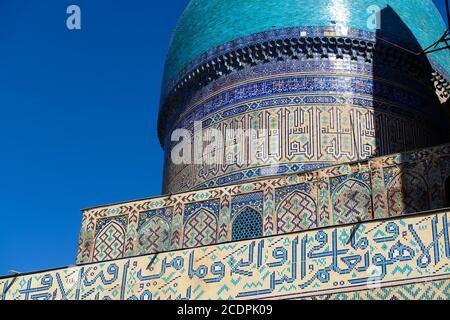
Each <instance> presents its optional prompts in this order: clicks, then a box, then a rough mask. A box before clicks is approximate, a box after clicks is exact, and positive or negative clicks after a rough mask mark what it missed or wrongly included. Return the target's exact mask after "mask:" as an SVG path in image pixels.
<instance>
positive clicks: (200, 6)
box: [163, 0, 450, 92]
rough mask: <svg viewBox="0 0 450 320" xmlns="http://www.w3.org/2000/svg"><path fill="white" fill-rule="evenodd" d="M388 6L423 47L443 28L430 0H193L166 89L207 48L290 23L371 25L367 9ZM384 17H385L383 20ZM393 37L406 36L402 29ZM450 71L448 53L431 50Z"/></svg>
mask: <svg viewBox="0 0 450 320" xmlns="http://www.w3.org/2000/svg"><path fill="white" fill-rule="evenodd" d="M374 4H375V5H378V6H379V7H380V8H381V9H385V8H387V7H388V6H390V7H391V8H392V9H393V10H394V11H395V13H396V14H397V15H398V16H399V17H400V18H401V20H402V21H403V23H404V24H405V25H406V26H407V27H408V28H409V29H410V30H411V32H412V33H413V35H414V36H415V37H416V40H417V41H418V43H419V44H420V45H421V46H422V48H425V47H427V46H429V45H430V44H432V43H434V42H435V41H436V40H437V39H438V38H439V37H440V36H441V35H442V34H443V33H444V31H445V29H446V26H445V24H444V21H443V19H442V17H441V15H440V13H439V11H438V10H437V8H436V7H435V6H434V4H433V2H432V0H320V1H317V0H316V1H313V0H282V1H280V0H225V1H224V0H192V1H191V2H190V3H189V5H188V7H187V8H186V10H185V11H184V13H183V15H182V17H181V18H180V20H179V23H178V25H177V27H176V30H175V32H174V34H173V38H172V41H171V45H170V48H169V52H168V56H167V62H166V68H165V74H164V80H163V92H165V89H166V88H167V85H168V84H169V83H171V82H172V81H173V80H174V79H175V78H176V77H177V75H178V74H179V73H180V72H181V71H182V70H183V68H184V67H185V66H186V65H188V64H189V63H191V62H192V61H193V60H195V59H196V58H198V57H199V56H200V55H201V54H203V53H205V52H207V51H208V50H210V49H212V48H215V47H217V46H220V45H222V44H224V43H226V42H228V41H231V40H235V39H239V38H243V37H246V36H249V35H251V34H255V33H259V32H264V31H269V30H271V29H280V28H288V27H314V26H332V25H336V24H339V25H343V26H346V27H348V28H355V29H359V30H363V31H371V30H369V27H368V24H367V20H368V17H369V13H367V9H368V7H369V6H371V5H374ZM382 23H383V21H382ZM382 28H383V29H384V30H387V32H390V33H391V34H392V36H391V37H390V39H398V40H399V42H400V43H401V42H402V34H399V33H398V30H395V29H394V30H389V26H388V25H387V26H386V25H384V26H382ZM432 58H433V59H434V60H435V61H437V62H438V63H439V64H440V65H441V66H442V67H444V69H446V70H447V71H450V55H449V54H448V52H439V53H435V54H433V55H432Z"/></svg>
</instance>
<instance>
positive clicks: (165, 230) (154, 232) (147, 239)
mask: <svg viewBox="0 0 450 320" xmlns="http://www.w3.org/2000/svg"><path fill="white" fill-rule="evenodd" d="M169 246H170V224H169V222H167V221H166V220H165V219H163V218H161V217H159V216H155V217H153V218H151V219H149V220H148V221H147V222H145V223H144V224H143V225H142V226H141V227H140V228H139V234H138V245H137V248H138V250H137V251H138V255H143V254H152V253H156V252H162V251H168V250H169Z"/></svg>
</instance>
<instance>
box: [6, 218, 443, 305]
mask: <svg viewBox="0 0 450 320" xmlns="http://www.w3.org/2000/svg"><path fill="white" fill-rule="evenodd" d="M201 210H204V209H201ZM449 219H450V213H446V212H444V211H442V212H434V213H428V214H423V215H418V216H415V215H411V216H402V217H399V218H395V219H389V220H385V221H372V222H363V223H362V224H360V225H346V226H339V227H331V228H327V229H319V230H310V231H305V232H301V233H294V234H289V235H280V236H273V237H268V238H262V239H254V240H248V241H240V242H233V243H226V244H218V245H213V246H207V247H201V248H195V249H185V250H179V251H171V252H165V253H160V254H157V255H148V256H140V257H133V258H128V259H120V260H115V261H110V262H102V263H96V264H90V265H80V266H77V267H71V268H67V269H62V270H54V271H47V272H41V273H36V274H29V275H27V274H25V275H22V276H19V277H17V279H16V280H15V281H13V279H12V278H5V279H0V299H20V300H35V299H68V300H103V299H115V300H119V299H121V300H147V299H154V300H157V299H189V300H199V299H293V298H296V299H297V298H310V297H312V296H316V295H318V294H319V295H320V296H327V295H331V297H333V298H338V297H340V295H342V294H345V295H346V296H347V297H349V298H354V297H357V295H356V294H357V293H356V292H361V293H360V294H361V296H362V297H364V298H368V299H369V298H372V299H376V298H383V297H385V298H403V299H412V298H423V299H439V298H446V299H450V296H449V290H448V285H449V282H448V279H449V273H450V246H449V243H450V224H449V221H450V220H449ZM113 223H114V222H113ZM114 225H115V224H114ZM444 280H445V281H444ZM440 281H443V282H440ZM419 283H430V284H423V285H419ZM400 286H401V288H400ZM374 290H375V291H374ZM341 297H345V296H344V295H342V296H341Z"/></svg>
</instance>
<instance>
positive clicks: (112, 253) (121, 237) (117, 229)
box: [92, 221, 125, 262]
mask: <svg viewBox="0 0 450 320" xmlns="http://www.w3.org/2000/svg"><path fill="white" fill-rule="evenodd" d="M124 249H125V230H124V228H123V226H122V225H121V224H119V223H118V222H116V221H110V222H109V223H108V224H107V225H106V226H105V227H103V229H102V231H101V232H100V233H99V234H98V235H97V236H96V238H95V247H94V255H93V258H92V261H94V262H98V261H108V260H114V259H118V258H121V257H123V251H124Z"/></svg>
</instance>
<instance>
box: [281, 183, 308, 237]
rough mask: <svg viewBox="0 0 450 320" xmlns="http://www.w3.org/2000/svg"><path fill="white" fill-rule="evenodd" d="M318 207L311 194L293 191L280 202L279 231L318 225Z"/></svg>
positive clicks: (304, 228)
mask: <svg viewBox="0 0 450 320" xmlns="http://www.w3.org/2000/svg"><path fill="white" fill-rule="evenodd" d="M316 211H317V208H316V204H315V203H314V199H313V198H311V197H310V196H309V195H307V194H305V193H303V192H300V191H293V192H292V193H290V194H288V195H287V196H286V198H285V199H284V200H283V201H282V202H281V203H280V205H279V206H278V208H277V212H278V233H290V232H298V231H303V230H308V229H312V228H315V227H317V220H316V219H317V213H316Z"/></svg>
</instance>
